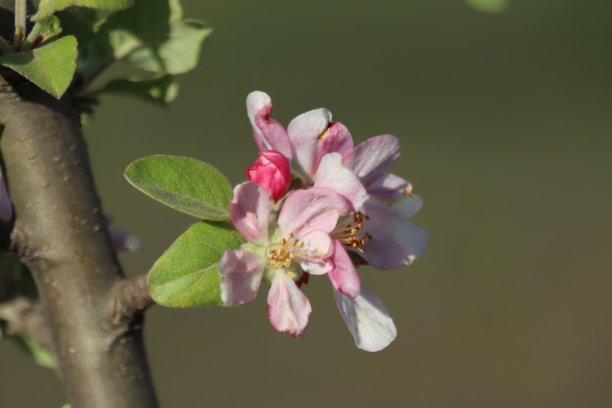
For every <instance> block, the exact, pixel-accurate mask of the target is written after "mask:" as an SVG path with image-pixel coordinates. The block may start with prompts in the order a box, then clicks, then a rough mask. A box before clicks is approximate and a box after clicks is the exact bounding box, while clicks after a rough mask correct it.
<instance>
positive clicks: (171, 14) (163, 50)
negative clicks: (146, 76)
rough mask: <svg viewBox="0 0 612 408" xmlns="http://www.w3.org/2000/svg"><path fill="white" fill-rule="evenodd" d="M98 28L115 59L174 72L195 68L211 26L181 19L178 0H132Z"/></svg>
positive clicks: (152, 68) (180, 72)
mask: <svg viewBox="0 0 612 408" xmlns="http://www.w3.org/2000/svg"><path fill="white" fill-rule="evenodd" d="M99 32H100V35H102V36H105V38H106V41H107V42H108V45H109V46H110V50H111V52H112V57H113V58H114V59H115V60H122V61H125V62H126V63H128V64H130V65H132V66H134V67H136V68H139V69H142V70H145V71H148V72H153V73H155V74H158V75H163V74H173V75H177V74H183V73H185V72H188V71H190V70H192V69H193V68H195V66H196V65H197V63H198V60H199V57H200V49H201V46H202V43H203V41H204V40H205V39H206V38H207V37H208V36H209V35H210V33H211V32H212V29H210V28H208V27H205V26H204V25H203V24H202V23H199V22H196V21H187V20H182V10H181V8H180V5H179V3H178V1H174V0H171V1H169V0H135V2H134V6H133V7H131V8H129V9H127V10H124V11H120V12H117V13H114V14H112V15H111V16H109V18H108V19H107V20H106V22H104V24H102V25H101V26H100V30H99ZM99 48H100V46H99Z"/></svg>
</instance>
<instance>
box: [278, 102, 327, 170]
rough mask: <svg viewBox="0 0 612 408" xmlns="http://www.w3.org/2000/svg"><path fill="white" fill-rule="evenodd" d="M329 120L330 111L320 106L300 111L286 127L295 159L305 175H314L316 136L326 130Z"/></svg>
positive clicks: (317, 141)
mask: <svg viewBox="0 0 612 408" xmlns="http://www.w3.org/2000/svg"><path fill="white" fill-rule="evenodd" d="M330 122H331V113H330V112H329V111H328V110H327V109H323V108H321V109H314V110H311V111H309V112H306V113H302V114H301V115H299V116H297V117H296V118H295V119H293V120H292V121H291V122H290V123H289V126H288V127H287V133H288V135H289V139H290V140H291V143H292V144H293V148H294V151H295V160H296V161H297V163H298V165H299V166H300V167H301V168H302V170H303V172H304V175H305V176H308V177H312V176H314V172H315V170H316V169H315V164H316V151H317V144H318V143H319V140H318V138H319V136H321V135H322V134H323V133H324V132H325V131H326V130H327V128H328V127H329V125H330Z"/></svg>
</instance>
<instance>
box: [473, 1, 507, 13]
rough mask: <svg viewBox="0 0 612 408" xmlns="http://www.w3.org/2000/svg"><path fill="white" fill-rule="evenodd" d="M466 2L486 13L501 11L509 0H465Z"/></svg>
mask: <svg viewBox="0 0 612 408" xmlns="http://www.w3.org/2000/svg"><path fill="white" fill-rule="evenodd" d="M466 1H467V3H468V4H469V5H470V6H472V7H474V8H475V9H477V10H480V11H484V12H486V13H501V12H502V11H504V10H505V9H506V7H507V6H508V4H509V0H466Z"/></svg>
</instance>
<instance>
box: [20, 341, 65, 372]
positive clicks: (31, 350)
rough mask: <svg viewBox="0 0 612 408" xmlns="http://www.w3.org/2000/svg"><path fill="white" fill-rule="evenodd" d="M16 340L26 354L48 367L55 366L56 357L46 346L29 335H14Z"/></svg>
mask: <svg viewBox="0 0 612 408" xmlns="http://www.w3.org/2000/svg"><path fill="white" fill-rule="evenodd" d="M14 340H15V342H16V343H17V345H18V346H19V348H21V349H22V350H23V351H24V352H25V353H26V354H28V355H29V356H30V357H32V359H33V360H34V361H35V362H36V363H37V364H38V365H41V366H43V367H46V368H55V365H56V361H55V357H53V355H51V353H49V352H48V351H47V350H46V349H45V348H43V347H42V346H41V345H40V344H38V343H37V342H36V340H34V339H31V338H29V337H24V336H20V337H14Z"/></svg>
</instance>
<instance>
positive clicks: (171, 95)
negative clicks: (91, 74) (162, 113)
mask: <svg viewBox="0 0 612 408" xmlns="http://www.w3.org/2000/svg"><path fill="white" fill-rule="evenodd" d="M95 92H96V93H122V94H128V95H131V96H136V97H138V98H143V99H145V100H147V101H149V102H153V103H157V104H161V105H166V104H168V103H170V102H172V101H173V100H174V99H175V98H176V96H177V94H178V83H177V82H176V80H175V78H174V77H173V76H172V75H164V76H162V77H160V78H154V79H145V80H142V79H115V80H112V81H109V82H107V83H106V84H105V85H104V86H103V87H102V88H100V89H99V90H97V91H95Z"/></svg>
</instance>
